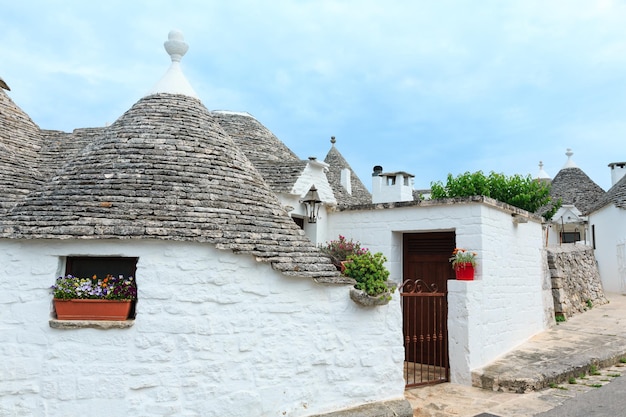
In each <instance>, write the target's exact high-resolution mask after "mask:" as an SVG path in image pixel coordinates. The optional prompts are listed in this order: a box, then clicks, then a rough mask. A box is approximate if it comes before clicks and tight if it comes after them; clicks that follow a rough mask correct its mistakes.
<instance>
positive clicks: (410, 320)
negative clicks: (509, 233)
mask: <svg viewBox="0 0 626 417" xmlns="http://www.w3.org/2000/svg"><path fill="white" fill-rule="evenodd" d="M455 241H456V236H455V233H454V232H429V233H407V234H405V235H404V237H403V282H404V283H405V284H404V286H403V289H402V290H401V292H402V296H403V297H402V308H403V332H404V340H405V360H406V362H407V363H410V364H412V365H411V366H412V367H413V369H414V368H415V366H416V364H419V365H420V367H421V366H423V365H433V367H435V366H436V367H437V369H440V368H442V369H445V375H446V378H447V374H448V369H449V366H448V344H447V338H448V331H447V313H448V305H447V290H448V285H447V283H448V279H452V278H454V270H453V269H452V266H451V265H450V261H449V258H450V257H451V256H452V252H453V251H454V247H455ZM429 372H430V371H429ZM413 379H415V377H414V378H413ZM424 383H425V382H424Z"/></svg>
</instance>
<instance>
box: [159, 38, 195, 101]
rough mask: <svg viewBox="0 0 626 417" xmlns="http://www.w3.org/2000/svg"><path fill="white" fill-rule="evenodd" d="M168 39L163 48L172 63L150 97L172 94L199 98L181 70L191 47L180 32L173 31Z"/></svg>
mask: <svg viewBox="0 0 626 417" xmlns="http://www.w3.org/2000/svg"><path fill="white" fill-rule="evenodd" d="M167 38H168V40H167V41H165V43H164V44H163V46H164V47H165V50H166V51H167V53H168V54H169V56H170V58H171V59H172V63H171V65H170V67H169V69H168V70H167V72H166V73H165V75H164V76H163V78H161V79H160V80H159V82H158V83H157V84H156V85H155V86H154V87H153V88H152V90H150V92H149V93H148V95H150V94H157V93H170V94H184V95H186V96H190V97H194V98H198V95H197V94H196V92H195V91H193V88H192V87H191V85H190V84H189V81H187V79H186V78H185V75H184V74H183V71H182V70H181V68H180V60H181V58H182V57H183V55H185V53H187V50H188V49H189V45H187V43H186V42H185V38H184V37H183V34H182V32H181V31H179V30H171V31H170V33H169V34H168V35H167Z"/></svg>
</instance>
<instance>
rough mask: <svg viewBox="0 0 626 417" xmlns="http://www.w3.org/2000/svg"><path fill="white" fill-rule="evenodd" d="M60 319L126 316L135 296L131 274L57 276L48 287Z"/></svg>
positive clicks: (98, 318) (100, 318)
mask: <svg viewBox="0 0 626 417" xmlns="http://www.w3.org/2000/svg"><path fill="white" fill-rule="evenodd" d="M51 290H52V294H53V297H54V307H55V310H56V314H57V319H59V320H126V319H127V318H128V314H129V312H130V308H131V303H132V302H133V301H135V300H136V299H137V284H136V282H135V280H134V278H133V277H128V278H124V276H122V275H120V276H118V277H114V276H112V275H107V276H106V277H105V278H102V279H100V278H98V277H97V276H95V275H94V276H93V277H91V278H78V277H75V276H72V275H66V276H64V277H59V278H57V280H56V283H55V284H54V285H53V286H52V287H51Z"/></svg>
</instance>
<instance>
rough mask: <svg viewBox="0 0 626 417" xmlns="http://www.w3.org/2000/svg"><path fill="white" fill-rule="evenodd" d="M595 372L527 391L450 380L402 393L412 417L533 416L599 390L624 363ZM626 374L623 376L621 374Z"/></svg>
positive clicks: (622, 371) (622, 369) (621, 370)
mask: <svg viewBox="0 0 626 417" xmlns="http://www.w3.org/2000/svg"><path fill="white" fill-rule="evenodd" d="M598 373H599V374H598V375H584V376H583V377H582V378H581V377H578V378H576V379H575V383H573V384H572V383H569V382H566V383H562V384H559V385H558V386H555V387H554V388H547V389H545V390H541V391H534V392H530V393H526V394H515V393H507V392H495V391H488V390H484V389H481V388H475V387H468V386H464V385H457V384H451V383H445V384H439V385H432V386H426V387H422V388H414V389H411V390H407V391H406V392H405V397H406V399H407V400H408V401H409V402H410V403H411V405H412V406H413V409H414V410H415V411H414V414H413V415H414V417H475V416H479V415H481V414H483V413H486V414H483V416H481V417H488V416H489V417H490V415H493V416H498V417H532V416H534V415H536V414H538V413H542V412H544V411H548V410H550V409H552V408H554V407H556V406H558V405H561V404H563V403H564V402H565V401H567V400H568V399H570V398H573V397H575V396H577V395H580V394H581V393H584V392H587V391H589V390H595V389H601V386H603V385H606V384H608V383H610V382H611V380H613V379H615V378H618V377H619V376H621V375H623V374H626V365H623V364H619V365H615V366H612V367H609V368H605V369H599V370H598ZM624 377H626V375H624Z"/></svg>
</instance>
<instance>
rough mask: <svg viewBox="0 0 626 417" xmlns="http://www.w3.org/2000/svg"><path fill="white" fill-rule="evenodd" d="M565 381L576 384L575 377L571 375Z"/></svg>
mask: <svg viewBox="0 0 626 417" xmlns="http://www.w3.org/2000/svg"><path fill="white" fill-rule="evenodd" d="M567 382H569V383H570V384H576V383H577V382H576V378H574V377H573V376H570V377H569V379H568V381H567Z"/></svg>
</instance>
